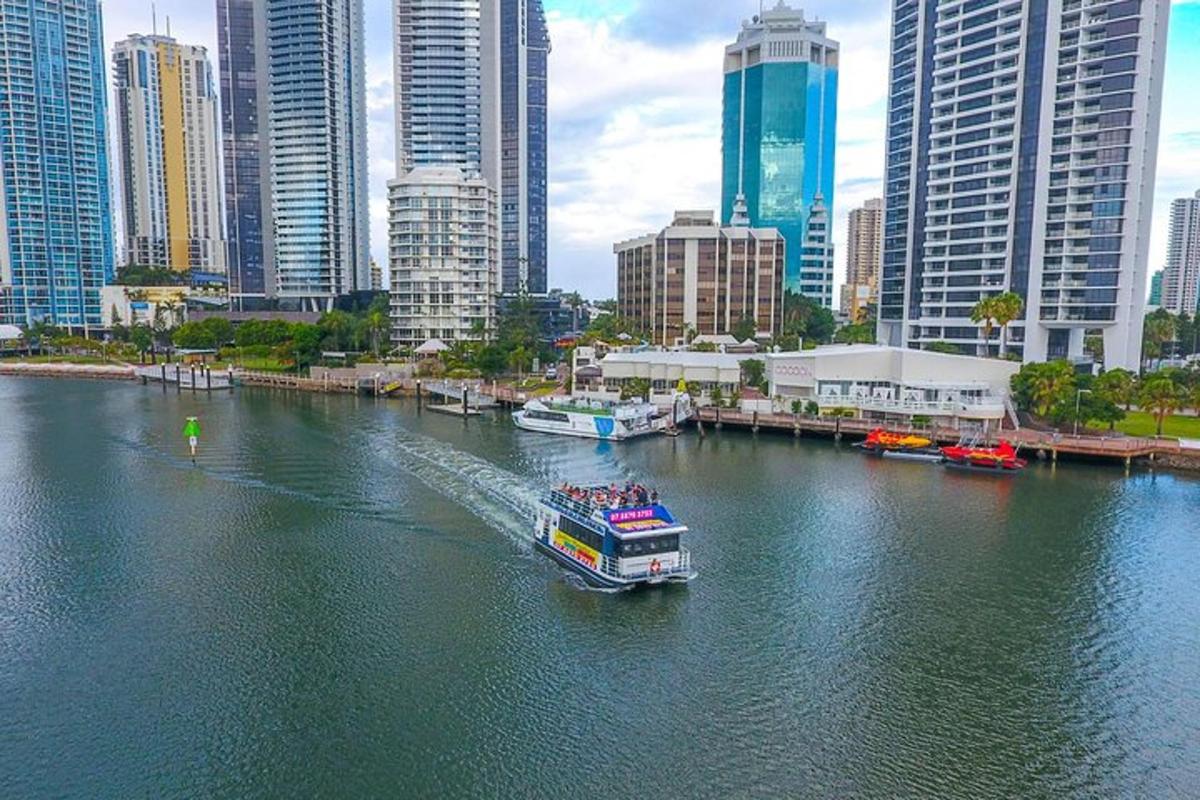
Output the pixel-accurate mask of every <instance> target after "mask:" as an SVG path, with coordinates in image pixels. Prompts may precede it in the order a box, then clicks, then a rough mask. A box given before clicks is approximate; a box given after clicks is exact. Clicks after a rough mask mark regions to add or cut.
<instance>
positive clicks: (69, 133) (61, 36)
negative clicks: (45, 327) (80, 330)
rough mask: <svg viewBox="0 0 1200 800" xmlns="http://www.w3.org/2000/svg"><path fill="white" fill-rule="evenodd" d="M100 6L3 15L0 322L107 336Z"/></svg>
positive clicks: (63, 4) (29, 8) (30, 4)
mask: <svg viewBox="0 0 1200 800" xmlns="http://www.w3.org/2000/svg"><path fill="white" fill-rule="evenodd" d="M102 48H103V35H102V32H101V27H100V8H99V3H98V2H97V0H6V2H5V3H4V5H3V8H2V10H0V62H3V63H2V65H0V97H3V98H4V102H2V103H0V162H2V180H3V198H2V203H3V208H2V218H0V248H3V253H2V254H0V322H4V323H7V324H16V325H28V324H31V323H33V322H37V321H41V320H46V321H49V322H52V323H54V324H56V325H63V326H72V327H85V328H86V327H89V326H96V327H99V326H100V324H101V309H100V287H101V286H103V285H104V284H105V283H107V282H108V281H110V280H111V279H112V277H113V231H112V219H111V198H110V195H109V173H108V126H107V102H106V95H105V83H104V56H103V51H102Z"/></svg>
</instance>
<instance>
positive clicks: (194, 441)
mask: <svg viewBox="0 0 1200 800" xmlns="http://www.w3.org/2000/svg"><path fill="white" fill-rule="evenodd" d="M183 436H184V438H186V439H187V443H188V449H189V450H190V451H191V453H192V463H193V464H195V463H196V448H197V447H198V446H199V445H200V420H198V419H197V418H196V417H188V418H187V421H186V422H184V423H183Z"/></svg>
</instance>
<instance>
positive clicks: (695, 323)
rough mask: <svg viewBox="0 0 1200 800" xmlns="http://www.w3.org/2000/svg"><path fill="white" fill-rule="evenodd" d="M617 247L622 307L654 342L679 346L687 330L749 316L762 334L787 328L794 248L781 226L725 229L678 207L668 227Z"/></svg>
mask: <svg viewBox="0 0 1200 800" xmlns="http://www.w3.org/2000/svg"><path fill="white" fill-rule="evenodd" d="M613 252H614V253H615V254H616V257H617V313H619V314H620V315H621V316H623V317H626V318H628V319H631V320H634V321H636V322H637V323H638V324H639V325H640V326H641V327H642V328H643V330H644V331H645V332H646V334H647V335H648V337H649V338H650V340H651V341H653V342H655V343H658V344H667V345H669V344H675V343H676V342H678V341H681V340H682V339H683V338H684V334H685V331H688V330H691V331H694V332H695V333H697V334H708V335H719V334H727V333H730V332H731V331H732V330H733V328H734V326H736V325H737V324H738V323H739V322H740V321H741V320H742V319H743V318H749V319H750V320H752V321H753V323H754V327H755V330H756V334H757V336H759V337H771V336H775V335H777V334H778V333H780V330H781V326H782V323H783V291H784V284H783V281H784V270H785V264H786V255H787V254H786V246H785V240H784V238H783V235H782V234H781V233H780V232H779V231H778V230H775V229H774V228H751V227H746V226H725V227H722V226H720V225H718V224H717V222H716V221H715V219H714V215H713V212H712V211H677V212H675V218H674V220H673V221H672V222H671V224H670V225H669V226H667V227H666V228H664V229H663V230H662V231H661V232H659V233H657V234H647V235H646V236H641V237H638V238H635V239H629V240H627V241H624V242H618V243H617V244H615V245H614V246H613Z"/></svg>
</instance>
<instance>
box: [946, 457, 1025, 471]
mask: <svg viewBox="0 0 1200 800" xmlns="http://www.w3.org/2000/svg"><path fill="white" fill-rule="evenodd" d="M945 464H946V466H947V467H949V468H950V469H957V470H962V471H963V472H982V473H985V474H987V475H1016V474H1017V473H1019V472H1020V471H1021V470H1023V469H1024V468H1025V467H1024V466H1023V465H1022V466H1016V467H1004V466H994V467H992V466H986V465H984V464H972V463H970V462H967V461H955V460H953V459H949V458H948V459H946V461H945Z"/></svg>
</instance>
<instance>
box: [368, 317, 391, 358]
mask: <svg viewBox="0 0 1200 800" xmlns="http://www.w3.org/2000/svg"><path fill="white" fill-rule="evenodd" d="M387 330H388V318H387V315H386V314H384V313H383V312H382V311H380V310H378V309H375V310H374V311H371V312H370V313H369V314H367V333H368V334H369V335H370V337H371V352H372V353H373V354H374V355H375V357H376V358H379V342H380V340H381V339H382V337H383V336H384V334H386V333H387Z"/></svg>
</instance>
